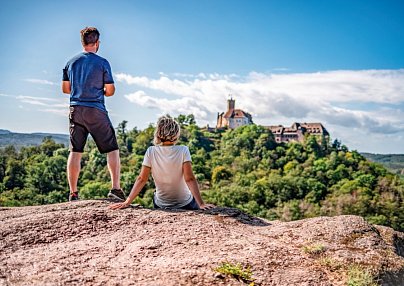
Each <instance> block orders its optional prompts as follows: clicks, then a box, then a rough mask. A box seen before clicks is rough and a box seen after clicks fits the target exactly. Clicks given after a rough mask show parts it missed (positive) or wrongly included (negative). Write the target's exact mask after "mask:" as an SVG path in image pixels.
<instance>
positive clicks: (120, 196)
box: [108, 189, 126, 201]
mask: <svg viewBox="0 0 404 286" xmlns="http://www.w3.org/2000/svg"><path fill="white" fill-rule="evenodd" d="M108 198H111V199H117V200H120V201H124V200H125V199H126V197H125V193H124V192H123V191H122V189H112V190H110V191H109V193H108Z"/></svg>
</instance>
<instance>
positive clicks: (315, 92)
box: [116, 69, 404, 134]
mask: <svg viewBox="0 0 404 286" xmlns="http://www.w3.org/2000/svg"><path fill="white" fill-rule="evenodd" d="M116 78H117V80H118V81H120V82H123V83H126V84H128V85H133V86H134V87H135V88H136V89H137V91H135V92H134V93H131V94H128V95H126V98H127V99H128V100H129V101H131V102H133V103H135V104H138V105H140V106H144V107H148V108H155V109H158V110H160V111H162V112H170V113H173V114H178V113H185V114H189V113H193V114H194V115H195V117H196V119H197V121H198V122H201V123H202V124H205V123H210V124H214V123H215V119H216V116H215V114H216V113H217V112H221V111H225V110H224V109H225V108H226V99H227V98H228V95H229V94H230V93H231V94H232V96H233V97H234V98H235V99H236V106H237V107H238V108H242V109H244V110H245V111H247V112H249V113H251V114H253V116H254V120H255V119H257V120H260V121H261V122H257V120H255V121H256V122H257V123H259V124H267V125H272V124H279V122H276V120H279V119H280V118H282V119H288V120H290V124H291V123H292V122H293V121H303V122H304V121H307V122H308V121H321V122H323V123H324V124H326V125H327V124H332V125H334V126H341V127H350V128H358V129H361V130H366V131H368V132H372V133H391V134H392V133H397V132H401V131H404V123H403V120H402V118H403V117H402V116H403V111H402V110H401V109H400V107H399V106H400V105H401V106H402V104H404V69H399V70H361V71H352V70H339V71H326V72H316V73H283V74H275V73H272V74H264V73H257V72H251V73H250V74H248V75H247V76H239V75H234V74H232V75H221V74H217V73H214V74H196V75H194V76H192V75H188V74H186V75H180V74H177V75H176V76H175V75H172V76H169V75H167V74H160V77H159V78H148V77H145V76H132V75H129V74H124V73H120V74H117V75H116ZM145 90H146V91H145ZM146 92H147V93H146ZM157 94H158V95H157ZM161 94H165V97H161ZM358 103H360V105H361V106H362V108H359V107H358ZM386 105H388V106H389V107H388V108H386V107H385V106H386ZM341 106H343V107H341Z"/></svg>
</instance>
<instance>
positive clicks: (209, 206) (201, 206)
mask: <svg viewBox="0 0 404 286" xmlns="http://www.w3.org/2000/svg"><path fill="white" fill-rule="evenodd" d="M215 207H216V206H215V205H212V204H203V205H200V206H199V208H200V209H201V210H209V209H214V208H215Z"/></svg>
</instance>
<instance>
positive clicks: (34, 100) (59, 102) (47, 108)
mask: <svg viewBox="0 0 404 286" xmlns="http://www.w3.org/2000/svg"><path fill="white" fill-rule="evenodd" d="M15 98H16V99H17V100H18V101H20V102H21V103H25V104H30V105H37V106H42V107H43V108H41V109H39V110H38V111H41V112H50V113H55V114H58V115H66V114H67V110H68V107H69V104H68V100H67V99H64V98H63V99H55V98H48V97H35V96H23V95H19V96H16V97H15Z"/></svg>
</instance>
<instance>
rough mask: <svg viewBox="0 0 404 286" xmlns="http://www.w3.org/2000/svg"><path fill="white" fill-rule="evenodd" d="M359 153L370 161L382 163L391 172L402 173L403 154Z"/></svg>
mask: <svg viewBox="0 0 404 286" xmlns="http://www.w3.org/2000/svg"><path fill="white" fill-rule="evenodd" d="M361 154H362V155H363V156H364V157H365V158H366V159H368V160H370V161H372V162H375V163H379V164H382V165H383V166H384V167H386V168H387V169H389V170H391V171H392V172H393V173H396V174H400V175H404V154H372V153H361Z"/></svg>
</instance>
